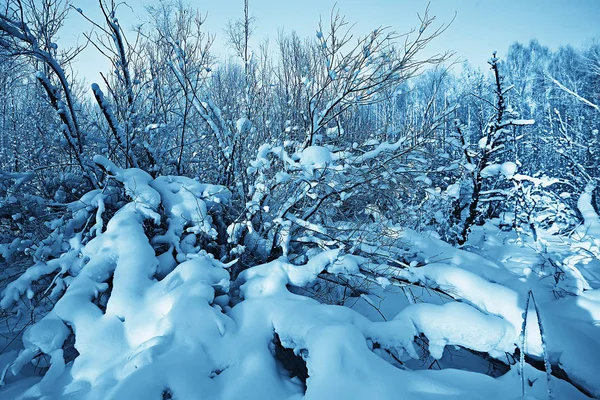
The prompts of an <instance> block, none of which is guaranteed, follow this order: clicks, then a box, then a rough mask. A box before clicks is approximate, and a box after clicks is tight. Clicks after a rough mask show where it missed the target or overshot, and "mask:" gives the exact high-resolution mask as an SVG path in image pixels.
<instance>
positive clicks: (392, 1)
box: [59, 0, 600, 83]
mask: <svg viewBox="0 0 600 400" xmlns="http://www.w3.org/2000/svg"><path fill="white" fill-rule="evenodd" d="M126 3H127V5H128V6H129V7H126V6H120V8H119V9H118V17H119V21H120V23H121V25H122V26H123V27H125V28H131V27H133V26H134V25H139V24H140V23H143V22H144V21H146V17H145V16H144V13H145V11H144V10H145V9H144V5H145V4H153V3H154V1H153V0H126ZM189 3H190V4H192V5H193V6H194V7H197V8H198V9H199V11H201V12H202V13H203V14H206V15H207V20H206V23H205V28H206V30H207V31H208V32H210V33H212V34H216V40H215V44H214V46H213V51H214V53H215V54H217V55H219V56H221V57H224V58H226V57H228V56H229V55H230V50H228V48H227V45H226V38H225V34H224V32H223V28H224V27H225V26H226V24H227V22H228V21H230V20H232V19H238V18H241V17H242V16H243V3H244V1H243V0H211V1H207V0H190V1H189ZM428 3H430V6H429V7H430V15H434V16H436V24H437V25H436V26H439V25H441V24H448V23H450V22H451V24H450V26H449V27H448V29H447V30H446V31H445V32H444V34H443V35H441V36H440V37H438V38H437V39H436V40H435V41H434V42H432V43H431V45H430V47H429V48H428V49H427V52H426V54H424V55H431V54H435V53H443V52H444V51H446V50H451V51H454V52H456V56H457V57H458V58H459V59H462V60H467V61H468V62H469V63H471V64H472V65H474V66H476V67H481V68H486V61H487V60H488V59H489V57H490V55H491V52H492V51H494V50H497V51H498V55H499V56H500V57H502V55H503V54H505V53H506V51H507V50H508V47H509V46H510V44H511V43H513V42H515V41H520V42H523V43H527V42H529V41H530V40H532V39H537V40H538V41H539V42H540V43H541V44H542V45H546V46H548V47H550V48H551V49H558V48H559V47H560V46H565V45H569V44H570V45H573V46H575V47H579V46H581V45H584V44H585V43H589V42H590V41H591V40H593V39H595V38H597V39H600V23H599V20H598V18H599V16H600V0H498V1H496V0H431V1H429V2H428V1H426V0H337V1H335V0H301V1H295V0H287V1H286V0H249V8H250V14H251V15H253V16H254V17H255V18H256V25H255V31H254V34H253V38H252V41H251V45H253V46H254V47H257V46H258V43H259V42H261V41H262V40H263V39H265V38H269V40H270V43H271V45H270V46H271V48H275V45H276V38H277V32H278V30H280V29H284V30H285V31H292V30H293V31H296V32H297V33H298V34H299V36H300V37H314V36H315V32H316V30H317V26H318V23H319V19H320V18H321V17H322V18H323V21H324V22H326V21H327V20H328V19H329V16H330V13H331V10H332V8H333V7H334V5H337V7H338V8H339V9H340V12H341V13H342V14H343V15H345V16H346V19H347V20H348V21H349V22H350V23H356V25H355V27H354V30H353V32H354V33H355V34H356V35H357V36H360V35H362V34H364V33H367V32H370V31H371V30H372V29H374V28H377V27H379V26H389V27H390V28H391V29H393V30H395V31H397V32H398V33H404V32H407V31H409V30H410V29H411V28H413V27H416V26H418V24H419V19H418V17H417V13H421V14H422V12H423V11H424V10H425V7H426V6H427V4H428ZM73 4H74V5H75V6H76V7H80V8H82V9H83V11H84V12H85V13H86V14H87V15H89V16H91V17H92V18H95V19H96V20H99V14H98V12H97V10H96V9H97V5H96V1H94V0H73ZM89 29H90V25H89V23H88V22H87V21H85V20H84V19H83V18H82V17H81V16H79V15H76V13H72V14H71V16H70V17H69V20H68V21H67V23H66V25H65V27H64V30H63V32H62V34H61V39H62V40H61V41H62V42H64V45H63V46H70V45H73V44H75V43H76V42H77V41H78V40H79V42H80V43H82V42H83V41H84V38H83V36H82V35H81V33H82V32H84V31H88V30H89ZM130 36H133V35H130ZM59 44H60V43H59ZM76 68H77V69H78V70H79V71H80V74H82V75H83V76H84V77H85V78H86V79H87V80H88V82H89V83H91V82H96V81H98V80H99V79H100V76H99V72H100V71H106V70H107V69H108V63H107V62H106V61H105V60H103V59H102V57H101V56H100V55H99V54H97V52H96V51H95V49H93V48H92V47H91V46H89V48H88V49H86V50H85V51H84V52H83V53H82V55H81V56H80V57H79V60H78V62H77V65H76Z"/></svg>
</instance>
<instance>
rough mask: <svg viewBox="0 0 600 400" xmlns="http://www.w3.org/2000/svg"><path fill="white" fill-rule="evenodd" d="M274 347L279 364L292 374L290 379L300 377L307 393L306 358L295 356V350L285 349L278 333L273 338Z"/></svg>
mask: <svg viewBox="0 0 600 400" xmlns="http://www.w3.org/2000/svg"><path fill="white" fill-rule="evenodd" d="M273 345H274V348H275V359H276V360H277V362H278V363H279V364H280V365H281V366H282V367H283V368H284V369H285V370H286V371H288V372H289V373H290V378H293V377H298V378H299V379H300V381H301V382H302V386H303V388H304V391H306V380H307V379H308V368H307V366H306V361H304V358H302V356H300V355H298V354H295V353H294V350H292V349H287V348H285V347H283V345H282V344H281V340H280V339H279V335H278V334H277V333H275V336H274V338H273Z"/></svg>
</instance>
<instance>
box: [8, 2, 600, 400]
mask: <svg viewBox="0 0 600 400" xmlns="http://www.w3.org/2000/svg"><path fill="white" fill-rule="evenodd" d="M245 4H246V8H245V17H244V18H243V19H242V20H240V21H235V22H232V23H231V24H230V25H229V26H228V27H227V30H226V34H227V35H228V38H229V43H230V46H231V49H232V50H233V51H234V52H235V54H236V57H235V58H233V59H231V60H228V61H225V60H218V59H216V58H215V57H213V55H212V53H211V45H212V43H213V39H214V38H213V37H212V36H211V35H210V34H208V33H206V32H205V31H204V29H203V22H204V21H203V17H202V15H201V14H199V13H198V12H197V11H195V10H194V9H192V8H190V7H187V6H185V5H184V4H182V3H170V2H166V1H165V2H160V3H158V4H157V5H155V6H152V7H148V8H147V15H148V21H149V22H148V23H147V24H145V25H143V27H141V28H139V29H138V31H136V32H133V33H129V32H126V31H125V30H123V27H121V26H120V24H119V21H118V18H117V16H118V11H119V10H118V8H116V7H115V4H114V3H109V2H104V1H100V3H99V7H100V9H101V11H102V14H103V16H104V19H103V20H101V21H94V20H91V19H88V17H87V16H86V14H85V13H84V11H82V10H80V9H76V8H72V7H70V6H69V5H68V4H67V3H63V2H62V1H59V0H43V1H42V2H37V1H33V0H31V1H23V0H9V1H7V2H6V4H5V5H3V6H2V10H0V99H2V101H1V102H0V108H1V109H0V133H1V134H0V270H1V272H0V274H3V276H4V277H6V279H3V280H2V283H0V289H1V290H5V292H4V300H3V302H2V306H3V307H4V310H3V311H2V313H3V314H2V318H3V319H5V320H11V321H15V320H17V321H18V322H17V323H15V325H14V326H13V328H12V331H13V336H14V337H17V336H19V334H21V333H22V330H21V328H23V330H24V329H25V328H27V326H28V325H29V324H32V323H35V322H37V321H39V320H40V318H44V316H45V315H47V313H48V311H49V310H50V309H52V307H53V306H54V304H55V302H57V301H59V299H61V298H62V299H64V298H68V297H69V296H68V293H69V291H68V288H69V285H70V284H71V283H72V282H74V280H73V279H74V278H75V277H79V276H81V275H78V274H79V272H80V271H81V270H83V269H84V267H85V265H86V263H87V262H88V261H89V259H87V258H86V257H88V256H86V255H85V254H88V253H86V251H85V250H84V249H85V248H86V246H88V244H90V246H92V247H93V246H97V245H93V244H92V243H100V240H99V238H100V237H101V235H102V234H103V232H105V231H106V232H112V231H113V230H115V229H114V228H111V223H110V222H109V221H114V220H115V218H122V216H123V215H125V214H126V212H129V211H128V210H129V209H127V207H126V206H124V205H125V204H126V203H127V202H128V201H131V202H132V203H130V204H136V205H137V207H138V208H137V210H138V211H137V212H138V213H139V215H142V217H143V218H142V219H143V223H141V225H140V226H142V227H143V233H144V234H145V237H147V244H148V246H150V247H151V248H152V250H153V251H154V255H155V256H156V259H158V260H159V262H158V264H159V266H158V267H157V269H156V271H155V273H154V275H153V276H152V279H156V280H158V281H160V280H162V279H163V278H165V277H168V276H170V275H169V274H170V273H171V272H172V271H174V270H175V269H176V266H177V265H183V264H185V262H186V260H190V259H192V258H194V257H196V255H197V254H199V252H201V251H203V252H205V253H202V254H204V255H206V254H210V255H211V257H212V258H214V259H216V260H220V261H221V262H222V263H224V265H227V268H228V270H229V272H230V274H231V280H232V282H237V281H236V278H238V276H239V279H238V281H239V280H240V279H241V280H242V281H243V282H245V281H249V280H251V277H252V276H254V275H253V272H247V271H246V270H248V268H251V269H250V270H248V271H255V270H254V269H252V267H256V266H260V265H261V264H264V263H266V262H271V261H273V260H281V259H282V258H281V257H283V258H285V260H286V262H288V261H289V263H290V264H289V265H306V266H308V265H309V263H310V262H311V260H314V259H316V258H317V257H318V256H319V254H321V255H322V254H331V253H327V252H332V251H334V252H335V257H338V255H339V256H340V257H341V256H342V255H343V256H347V257H356V260H362V261H353V262H354V263H355V264H356V265H360V274H359V275H360V277H358V276H357V272H358V270H354V269H353V268H354V267H348V266H344V268H341V267H339V266H338V267H337V268H332V266H331V265H330V266H327V265H326V264H323V265H321V264H319V265H321V267H322V268H321V269H322V271H321V270H319V271H316V270H314V265H313V267H310V268H308V267H307V268H308V269H309V270H310V273H315V276H314V277H312V278H311V279H317V277H316V276H317V275H319V279H322V280H323V282H324V283H323V286H319V287H318V288H317V289H315V288H314V287H312V286H311V287H310V288H306V287H305V288H304V289H298V288H297V289H295V290H296V291H298V292H302V293H304V294H308V295H310V296H313V297H317V298H319V299H321V300H322V301H324V302H332V303H338V304H343V303H344V301H346V299H347V297H356V296H360V295H365V294H368V293H369V290H370V289H369V287H371V286H372V285H377V284H381V283H382V282H385V285H389V284H395V285H398V287H407V286H408V287H410V286H415V287H423V286H426V287H430V288H431V289H432V290H434V291H437V292H438V293H439V294H440V295H441V296H446V297H447V298H449V299H457V300H461V299H464V298H466V297H468V296H467V295H466V294H464V293H463V294H459V295H457V294H456V293H454V292H453V290H454V289H455V288H454V289H447V288H446V289H444V288H443V287H440V286H436V285H428V284H427V282H430V281H431V280H435V279H434V278H432V277H431V276H429V277H427V276H425V275H423V276H421V278H415V276H417V275H418V274H417V275H411V277H408V276H407V275H403V274H404V272H397V271H396V270H393V271H396V272H390V270H389V269H382V268H380V267H381V266H382V265H389V266H390V267H389V268H392V269H394V268H395V269H398V270H403V271H408V268H413V267H415V266H417V265H418V266H422V265H425V264H427V263H429V261H430V258H429V257H427V256H423V255H422V254H421V255H419V254H420V253H418V252H414V253H413V252H411V249H409V248H407V247H406V245H405V244H403V243H404V242H402V237H403V236H402V234H400V233H399V229H400V228H399V227H402V229H414V230H416V231H418V232H429V234H431V235H434V236H435V237H437V238H438V239H439V238H441V239H443V240H445V241H446V242H448V243H450V244H453V245H463V244H465V243H467V245H468V243H469V242H468V241H469V238H470V235H471V233H472V232H474V231H477V229H478V227H481V226H483V225H484V224H485V223H487V222H489V221H494V224H495V226H496V227H497V228H498V229H499V230H501V231H502V230H503V231H506V232H511V233H514V234H515V235H516V237H517V238H521V239H518V240H523V242H527V241H528V240H530V239H531V238H532V239H531V240H533V242H532V243H534V245H535V246H536V251H538V252H539V254H542V257H547V260H549V261H547V262H548V264H547V265H553V266H554V267H556V268H558V266H557V265H555V264H556V262H557V261H556V260H553V259H552V258H551V257H550V256H549V255H548V252H547V246H546V244H545V243H546V242H545V241H544V240H545V239H540V232H541V231H543V232H544V233H543V235H547V234H550V235H557V236H560V235H563V236H564V237H569V236H570V235H571V234H573V233H574V232H575V231H576V230H577V229H578V227H580V225H581V224H582V222H583V221H584V218H587V219H586V221H589V216H590V215H592V216H593V215H595V211H594V209H595V210H598V206H599V200H598V196H597V191H598V189H597V188H596V186H597V183H598V179H600V163H599V162H598V157H599V154H600V134H599V127H600V90H599V88H600V44H599V43H597V42H594V43H588V44H586V45H585V46H584V47H582V48H580V49H575V48H572V47H564V48H560V49H558V50H556V51H551V50H550V49H548V48H547V47H545V46H543V45H542V44H540V43H538V42H536V41H532V42H530V43H528V44H526V45H524V44H520V43H515V44H513V45H512V46H511V47H510V49H509V51H508V53H507V54H496V53H495V52H494V53H493V54H492V58H490V60H489V65H490V70H489V71H480V70H476V69H473V68H471V67H470V66H468V65H463V66H460V65H458V64H451V63H450V62H449V60H450V58H449V55H448V54H444V55H435V56H432V57H428V58H421V54H422V50H423V49H425V48H426V46H427V44H428V43H429V42H430V41H431V40H434V39H435V38H436V37H437V36H438V35H440V34H443V30H444V26H443V25H442V26H440V25H436V21H435V19H434V18H433V17H431V16H430V15H429V13H428V11H426V12H425V13H424V14H423V15H422V16H420V22H419V25H418V26H417V27H416V28H415V29H414V30H412V31H410V32H409V33H407V34H406V35H399V34H397V33H395V32H393V31H391V30H390V29H387V28H381V27H379V28H375V29H374V30H373V31H371V32H368V33H367V34H366V35H364V36H358V37H354V36H352V32H351V31H350V30H349V28H350V26H349V25H348V23H347V22H346V21H345V19H344V18H343V17H342V16H341V15H340V14H339V13H337V12H335V11H334V12H333V13H332V15H331V17H330V20H329V21H327V22H326V23H325V22H323V23H321V24H319V26H318V28H317V31H316V35H315V37H313V38H300V37H298V36H297V35H296V34H294V33H293V32H292V33H281V34H280V36H279V37H278V38H277V40H276V41H275V43H274V45H273V43H271V44H269V43H264V44H262V45H261V46H259V47H258V48H250V47H249V44H248V43H249V41H248V39H249V37H250V35H251V34H252V24H253V23H254V21H253V20H252V18H251V17H250V16H249V12H248V3H247V2H246V3H245ZM67 13H68V14H69V17H70V18H78V17H79V18H81V20H82V22H85V23H87V24H88V26H89V29H93V34H90V35H89V37H90V40H91V42H90V43H91V44H90V45H89V46H94V47H96V49H97V50H98V51H100V52H102V53H103V54H104V55H105V56H106V57H107V59H109V60H110V62H111V70H110V71H108V72H106V73H104V74H103V75H102V77H103V81H102V82H97V83H94V84H92V85H91V86H89V87H88V85H86V84H83V83H82V82H81V81H80V80H78V79H77V75H76V73H75V72H74V71H73V70H72V68H73V65H74V64H73V60H74V57H76V56H77V54H78V52H79V49H66V50H63V48H62V46H61V43H60V42H58V43H57V42H55V41H57V39H56V38H57V37H58V32H59V30H60V27H61V25H62V23H63V21H64V18H65V17H66V15H67ZM490 53H491V52H490ZM199 182H207V183H209V184H204V183H202V184H200V183H199ZM169 190H171V191H172V193H173V194H175V195H177V196H179V197H178V198H177V199H174V198H173V195H171V194H169V193H171V192H169ZM186 191H187V192H189V193H190V194H192V195H193V196H192V197H191V198H190V199H188V198H187V197H186V196H187V194H186V193H187V192H186ZM180 192H181V193H180ZM183 192H186V193H183ZM157 193H158V194H157ZM178 193H179V194H178ZM153 196H154V197H155V196H159V197H160V198H161V199H162V200H160V201H155V200H154V197H153ZM582 199H583V200H582ZM177 201H181V202H182V203H181V204H187V205H186V206H185V207H184V206H181V207H179V208H177ZM186 201H187V203H186ZM190 201H192V202H193V204H195V206H194V207H192V208H190V205H189V204H190V203H189V202H190ZM186 207H187V208H186ZM119 209H121V210H122V211H120V212H119V213H117V215H115V213H116V212H117V210H119ZM123 210H125V211H123ZM586 213H588V214H587V217H586ZM589 213H591V214H589ZM118 215H120V216H121V217H118ZM132 215H133V214H132ZM132 218H133V217H132ZM114 224H116V223H114ZM590 226H593V225H590ZM433 232H434V233H433ZM477 232H479V233H478V235H480V234H481V231H477ZM525 237H526V238H530V239H523V238H525ZM544 237H546V236H544ZM94 240H96V242H94ZM472 242H476V240H472ZM538 245H539V247H537V246H538ZM150 247H149V248H150ZM89 248H91V247H89ZM94 248H96V247H94ZM466 248H469V247H466ZM146 250H147V249H146ZM144 251H145V250H144ZM585 251H587V252H588V253H589V254H592V256H591V257H592V259H596V261H597V254H596V253H595V252H596V251H597V249H594V248H591V249H590V248H587V249H586V250H585ZM582 252H583V250H582ZM338 253H339V254H338ZM90 254H92V253H90ZM589 254H588V256H589ZM154 255H153V256H154ZM90 257H91V258H92V259H93V256H91V255H90ZM332 257H333V256H332ZM582 257H584V256H582ZM348 259H351V260H354V259H352V258H348ZM366 260H369V261H368V262H369V263H370V264H368V266H367V261H366ZM544 262H546V261H544ZM229 263H232V264H231V265H230V264H229ZM307 263H308V264H307ZM553 263H554V264H553ZM67 264H68V265H67ZM355 264H352V265H354V266H356V265H355ZM332 265H333V264H332ZM374 265H377V266H379V267H374ZM31 266H33V267H31ZM28 267H31V268H29V269H28V270H27V268H28ZM286 268H287V267H286ZM311 268H312V269H311ZM356 268H358V267H357V266H356ZM556 268H555V269H554V270H553V271H554V272H552V273H550V272H548V274H549V276H550V275H551V276H553V277H554V278H556V284H555V286H556V285H559V280H560V279H561V274H559V273H558V272H556V271H557V269H556ZM559 269H560V268H559ZM26 270H27V271H28V272H27V273H25V274H24V275H22V274H23V272H24V271H26ZM286 271H287V270H286ZM340 271H341V272H340ZM342 272H343V273H342ZM287 273H288V274H290V276H292V275H293V274H292V273H291V272H287ZM344 273H345V274H346V275H347V276H345V275H344ZM562 274H563V275H564V271H563V272H562ZM19 276H21V278H19V280H17V281H16V282H17V283H16V284H10V285H9V282H11V281H13V280H15V279H16V278H17V277H19ZM419 276H420V275H419ZM9 277H10V278H9ZM101 277H102V278H101V280H100V281H99V282H98V284H102V285H105V284H106V287H105V286H101V287H102V289H98V291H97V293H96V295H95V296H92V297H94V298H93V300H92V301H93V303H94V305H95V306H97V307H98V308H100V309H101V310H103V311H106V308H107V306H108V304H109V298H110V297H111V291H112V292H113V293H117V289H116V288H117V283H116V282H113V277H112V272H111V273H107V274H106V276H104V275H101ZM486 278H487V277H486ZM99 279H100V278H99ZM289 279H290V282H289V283H290V285H292V286H294V285H295V286H298V287H303V286H305V285H306V284H307V283H308V281H305V280H303V279H300V280H296V281H295V280H294V279H293V278H289ZM306 279H308V278H306ZM382 279H385V281H382ZM299 282H300V283H299ZM385 285H384V286H385ZM213 286H214V285H213ZM234 286H235V285H234ZM559 286H560V285H559ZM553 287H554V286H553ZM99 288H100V286H99ZM107 288H108V289H107ZM228 289H229V287H228V286H227V287H225V286H224V287H221V288H219V289H218V290H217V292H218V291H219V290H222V291H227V290H228ZM553 290H554V289H553ZM556 290H557V292H561V291H565V290H567V289H564V288H563V287H562V286H561V287H560V289H556ZM65 293H66V294H65ZM99 293H103V294H99ZM119 293H120V292H119ZM236 293H237V294H234V293H233V292H232V293H229V295H231V303H230V304H234V303H235V302H236V301H239V300H240V299H239V298H238V299H236V296H241V295H240V294H239V292H236ZM561 293H562V292H561ZM217 294H218V293H217ZM222 294H223V293H221V295H222ZM407 296H408V295H407ZM115 298H116V295H115ZM19 299H21V300H20V302H19ZM527 299H529V297H527ZM210 301H212V300H210ZM210 301H209V302H210ZM527 301H529V300H527ZM15 302H16V304H14V303H15ZM63 302H64V301H63ZM412 302H414V298H413V300H412ZM472 303H473V304H475V302H474V301H473V302H472ZM57 304H59V303H57ZM480 308H481V307H480ZM23 310H26V312H27V313H28V315H30V318H28V319H27V321H25V319H23V318H22V317H21V316H22V315H23ZM487 311H489V310H487ZM525 311H527V309H525ZM53 312H54V311H53ZM491 313H492V314H498V313H495V312H491ZM61 315H63V314H61ZM53 318H54V317H53ZM60 319H61V320H62V321H65V323H66V324H67V325H68V326H69V327H70V328H71V329H75V326H76V324H77V323H76V322H74V321H70V320H68V318H67V317H60ZM34 326H35V325H34ZM421 333H424V331H421ZM67 336H69V335H67ZM67 336H66V337H67ZM66 337H65V341H66ZM71 337H72V335H71ZM277 337H278V336H277ZM417 339H419V338H417ZM278 340H279V339H277V341H278ZM419 340H421V341H423V340H425V341H426V340H427V339H426V338H425V339H424V338H423V337H420V339H419ZM278 343H279V344H280V345H281V342H278ZM424 343H427V342H424ZM459 344H460V345H464V346H465V347H467V348H469V346H468V344H464V343H459ZM60 347H63V344H61V346H60ZM64 348H65V349H67V348H69V347H68V345H67V344H64ZM75 348H77V346H75ZM442 348H443V346H442ZM70 349H71V350H73V345H72V344H71V347H70ZM38 350H39V352H38V353H35V352H32V353H31V354H30V356H31V358H35V357H37V356H39V354H49V353H48V352H46V351H44V350H43V349H42V350H40V349H38ZM471 350H477V351H481V352H482V353H480V354H479V355H480V356H482V354H483V353H486V354H485V355H483V356H482V357H484V358H485V359H487V358H486V357H487V353H489V352H492V353H493V351H492V350H490V349H488V348H482V349H478V348H473V347H472V348H471ZM496 350H497V349H496ZM77 354H78V353H76V352H75V351H74V350H73V352H72V353H70V354H68V352H67V350H65V356H64V357H65V360H66V361H67V362H68V361H71V360H72V359H73V358H75V357H77ZM515 354H516V353H515ZM49 355H50V356H51V357H52V359H53V360H54V358H53V357H58V356H56V355H52V354H49ZM390 355H391V356H390ZM538 355H539V354H538ZM513 356H515V355H514V354H513ZM23 357H25V358H27V356H23ZM60 357H62V353H61V355H60ZM389 357H392V358H394V359H395V360H396V361H398V362H400V361H399V360H398V359H397V358H396V355H394V353H393V352H390V353H389V355H388V358H389ZM440 357H441V355H440ZM515 357H516V356H515ZM496 358H499V357H496ZM545 360H547V358H545ZM21 361H22V360H21ZM26 361H27V360H26ZM550 361H553V360H550ZM53 363H54V361H53ZM392 363H394V361H393V360H392ZM556 363H558V362H556ZM400 364H402V363H401V362H400ZM492 364H493V363H492ZM509 364H510V363H509ZM2 379H3V378H2ZM566 379H568V377H567V378H566ZM577 385H578V387H579V388H580V389H581V390H582V391H584V392H586V393H590V391H593V390H595V389H594V388H593V386H589V385H588V382H587V381H586V380H585V379H584V378H581V379H580V380H579V381H577ZM586 385H587V386H586Z"/></svg>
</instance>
